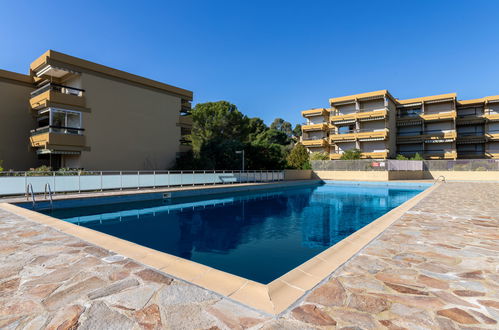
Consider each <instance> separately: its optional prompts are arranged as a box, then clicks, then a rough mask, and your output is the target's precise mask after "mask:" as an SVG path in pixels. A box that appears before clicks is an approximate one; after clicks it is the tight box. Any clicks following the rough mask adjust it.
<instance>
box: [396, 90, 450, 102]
mask: <svg viewBox="0 0 499 330" xmlns="http://www.w3.org/2000/svg"><path fill="white" fill-rule="evenodd" d="M456 97H457V94H456V93H448V94H439V95H432V96H423V97H416V98H413V99H405V100H397V102H398V103H399V104H411V103H420V102H427V101H437V100H446V99H455V98H456Z"/></svg>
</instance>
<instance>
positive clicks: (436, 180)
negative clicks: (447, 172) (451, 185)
mask: <svg viewBox="0 0 499 330" xmlns="http://www.w3.org/2000/svg"><path fill="white" fill-rule="evenodd" d="M440 178H442V182H444V183H447V181H446V180H445V176H443V175H440V176H439V177H438V178H436V179H435V182H433V184H435V183H437V182H438V180H439V179H440Z"/></svg>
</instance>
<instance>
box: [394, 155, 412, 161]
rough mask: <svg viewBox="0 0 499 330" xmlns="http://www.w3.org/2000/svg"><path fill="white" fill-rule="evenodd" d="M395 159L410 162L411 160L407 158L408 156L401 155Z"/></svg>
mask: <svg viewBox="0 0 499 330" xmlns="http://www.w3.org/2000/svg"><path fill="white" fill-rule="evenodd" d="M395 159H398V160H409V158H407V157H406V156H404V155H401V154H398V155H397V157H395Z"/></svg>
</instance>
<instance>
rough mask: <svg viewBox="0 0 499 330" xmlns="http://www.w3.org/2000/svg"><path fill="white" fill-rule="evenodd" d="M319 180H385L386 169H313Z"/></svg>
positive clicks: (386, 178)
mask: <svg viewBox="0 0 499 330" xmlns="http://www.w3.org/2000/svg"><path fill="white" fill-rule="evenodd" d="M314 177H316V178H318V179H321V180H359V181H387V180H388V172H387V171H314Z"/></svg>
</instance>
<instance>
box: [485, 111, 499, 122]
mask: <svg viewBox="0 0 499 330" xmlns="http://www.w3.org/2000/svg"><path fill="white" fill-rule="evenodd" d="M483 117H484V118H485V119H487V120H488V121H499V113H490V112H489V113H486V114H484V115H483Z"/></svg>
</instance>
